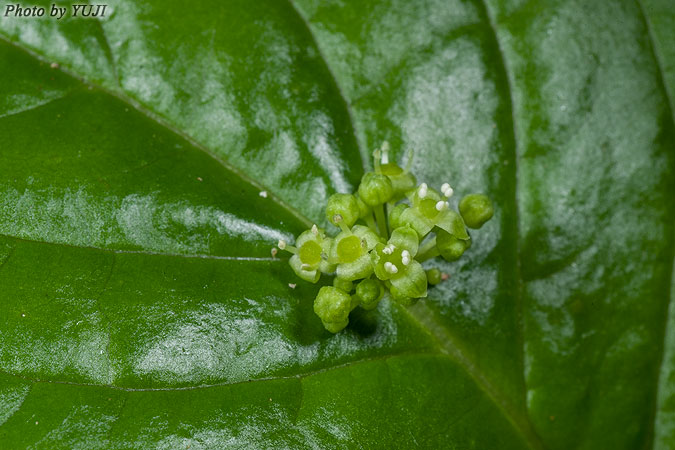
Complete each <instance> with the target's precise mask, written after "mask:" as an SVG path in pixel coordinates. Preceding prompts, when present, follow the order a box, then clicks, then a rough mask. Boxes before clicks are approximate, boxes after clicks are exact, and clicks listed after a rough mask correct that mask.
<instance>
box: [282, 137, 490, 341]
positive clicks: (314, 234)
mask: <svg viewBox="0 0 675 450" xmlns="http://www.w3.org/2000/svg"><path fill="white" fill-rule="evenodd" d="M388 151H389V144H387V143H386V142H384V143H383V144H382V147H381V148H380V149H379V150H376V151H375V153H374V155H373V156H374V171H373V172H368V173H366V174H364V176H363V178H362V179H361V183H360V184H359V187H358V191H357V192H356V193H354V194H341V193H340V194H333V195H332V196H331V197H330V198H329V199H328V202H327V205H326V218H327V219H328V221H329V222H331V223H332V224H333V225H335V226H337V227H339V228H340V232H339V233H338V234H337V236H336V237H335V238H330V237H326V235H325V233H324V232H323V230H320V229H319V228H317V226H316V225H314V226H313V227H312V229H311V230H308V231H305V232H304V233H302V234H301V235H300V236H298V238H297V240H296V244H295V245H296V246H291V245H288V244H287V243H286V242H284V241H279V248H280V249H282V250H287V251H289V252H290V253H292V254H293V255H292V256H291V258H290V261H289V262H290V265H291V267H292V268H293V270H294V271H295V273H296V274H297V275H298V276H299V277H300V278H302V279H304V280H307V281H310V282H312V283H316V282H317V281H318V280H319V278H320V276H321V273H326V274H329V273H330V274H333V273H334V274H335V275H336V276H335V278H334V279H333V285H332V286H324V287H322V288H321V289H320V290H319V292H318V294H317V296H316V298H315V300H314V312H315V313H316V314H317V315H318V316H319V317H320V318H321V322H322V323H323V325H324V327H325V328H326V330H328V331H330V332H332V333H337V332H339V331H340V330H342V329H344V328H345V327H346V326H347V324H348V323H349V314H350V312H351V311H352V310H353V309H354V308H356V307H357V306H361V307H362V308H363V309H365V310H372V309H375V308H376V307H377V305H378V304H379V302H380V301H381V300H382V299H383V297H384V295H385V293H387V292H389V294H390V298H391V300H392V301H395V302H397V303H399V304H401V305H404V306H409V305H412V304H414V303H415V302H417V301H419V300H420V299H421V298H424V297H426V296H427V288H428V285H436V284H438V283H440V282H442V281H443V280H446V279H448V278H449V276H450V275H449V274H447V273H442V272H441V271H440V270H438V269H435V268H432V269H429V270H427V271H425V270H424V269H423V268H422V265H421V262H423V261H426V260H428V259H430V258H435V257H437V256H442V257H443V258H444V259H446V260H447V261H454V260H457V259H458V258H459V257H461V256H462V254H463V253H464V252H465V251H466V250H467V249H468V248H469V247H470V246H471V238H470V237H469V234H468V232H467V226H468V227H470V228H480V227H481V226H482V225H483V224H484V223H485V222H486V221H488V220H489V219H490V218H491V217H492V215H493V214H494V210H493V207H492V204H491V203H490V200H489V199H488V198H487V197H486V196H485V195H482V194H471V195H467V196H466V197H464V198H463V199H462V201H461V202H460V204H459V213H458V212H456V211H453V210H451V209H450V204H449V202H448V199H449V198H450V197H451V196H452V195H453V190H452V188H451V187H450V185H449V184H448V183H445V184H443V185H442V186H441V188H440V192H438V191H436V190H434V189H431V188H429V186H428V185H427V184H426V183H422V184H420V185H419V186H417V187H415V186H416V179H415V177H414V176H413V175H412V174H411V173H410V167H411V162H412V155H411V156H410V157H409V158H408V162H407V165H406V168H405V169H403V168H402V167H400V166H399V165H397V164H396V163H391V162H389V153H388ZM400 200H404V202H400ZM397 203H398V204H397ZM392 230H393V231H392ZM430 233H432V235H430V236H428V235H429V234H430ZM434 233H435V235H434ZM427 236H428V237H427ZM422 241H424V242H422ZM420 244H422V245H420ZM276 254H277V249H276V248H274V249H272V256H273V257H274V256H276ZM289 286H291V287H294V286H295V285H294V284H289Z"/></svg>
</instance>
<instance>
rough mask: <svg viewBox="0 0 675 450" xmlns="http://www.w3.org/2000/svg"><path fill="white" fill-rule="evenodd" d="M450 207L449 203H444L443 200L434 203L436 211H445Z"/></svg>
mask: <svg viewBox="0 0 675 450" xmlns="http://www.w3.org/2000/svg"><path fill="white" fill-rule="evenodd" d="M449 206H450V203H448V202H444V201H443V200H441V201H439V202H438V203H436V211H439V212H440V211H445V210H446V209H448V207H449Z"/></svg>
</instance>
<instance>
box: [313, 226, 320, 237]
mask: <svg viewBox="0 0 675 450" xmlns="http://www.w3.org/2000/svg"><path fill="white" fill-rule="evenodd" d="M312 233H313V234H314V235H315V236H318V235H319V228H318V227H317V226H316V224H314V225H312Z"/></svg>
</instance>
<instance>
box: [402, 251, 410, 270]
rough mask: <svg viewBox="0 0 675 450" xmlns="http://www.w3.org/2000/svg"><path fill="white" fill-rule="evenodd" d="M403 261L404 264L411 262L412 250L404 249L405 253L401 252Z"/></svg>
mask: <svg viewBox="0 0 675 450" xmlns="http://www.w3.org/2000/svg"><path fill="white" fill-rule="evenodd" d="M401 262H402V263H403V265H404V266H407V265H408V264H410V252H409V251H408V250H403V253H401Z"/></svg>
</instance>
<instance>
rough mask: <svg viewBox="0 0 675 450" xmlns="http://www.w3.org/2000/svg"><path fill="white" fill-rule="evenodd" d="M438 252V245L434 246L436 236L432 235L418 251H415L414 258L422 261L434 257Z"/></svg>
mask: <svg viewBox="0 0 675 450" xmlns="http://www.w3.org/2000/svg"><path fill="white" fill-rule="evenodd" d="M440 254H441V252H440V250H438V247H436V236H434V237H433V238H431V239H429V240H428V241H426V242H425V243H424V244H422V246H421V247H420V249H419V251H418V252H417V256H415V259H416V260H417V261H418V262H424V261H426V260H427V259H431V258H435V257H436V256H438V255H440Z"/></svg>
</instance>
